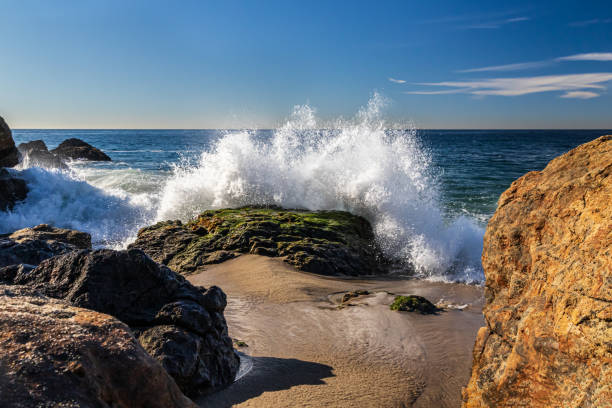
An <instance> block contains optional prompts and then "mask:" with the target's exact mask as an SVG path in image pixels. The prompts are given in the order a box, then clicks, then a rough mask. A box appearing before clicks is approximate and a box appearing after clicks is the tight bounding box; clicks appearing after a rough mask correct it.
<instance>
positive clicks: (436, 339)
mask: <svg viewBox="0 0 612 408" xmlns="http://www.w3.org/2000/svg"><path fill="white" fill-rule="evenodd" d="M189 279H190V281H191V282H192V283H194V284H197V285H203V286H210V285H213V284H214V285H217V286H220V287H221V288H222V289H223V290H224V291H225V292H226V293H227V295H228V306H227V309H226V311H225V316H226V319H227V323H228V327H229V334H230V336H231V337H233V338H234V339H238V340H241V341H243V342H245V343H246V344H247V345H248V347H239V350H240V351H241V352H242V353H244V354H245V355H246V356H247V357H246V358H245V360H246V362H247V366H249V365H251V364H252V368H251V369H250V371H248V373H247V374H246V375H244V376H243V377H241V378H240V379H239V380H238V381H236V382H235V383H234V384H233V385H231V386H230V387H228V388H226V389H224V390H221V391H219V392H217V393H215V394H213V395H210V396H207V397H204V398H202V399H200V400H199V401H198V403H199V405H200V406H202V407H229V406H241V407H242V406H244V407H296V406H300V407H302V406H303V407H322V406H327V407H349V406H350V407H356V406H358V407H409V406H413V407H431V406H437V407H458V406H460V401H461V387H462V386H464V385H465V384H466V383H467V381H468V378H469V375H470V367H471V352H472V347H473V344H474V338H475V336H476V332H477V330H478V328H479V327H481V326H482V325H483V324H484V322H483V318H482V314H481V308H482V302H483V292H482V288H481V287H478V286H469V285H462V284H448V283H441V282H428V281H422V280H393V279H384V278H383V279H340V278H328V277H323V276H318V275H313V274H308V273H303V272H299V271H297V270H296V269H294V268H293V267H291V266H289V265H287V264H285V263H283V262H282V260H280V259H278V258H267V257H261V256H257V255H243V256H240V257H239V258H236V259H233V260H230V261H226V262H224V263H222V264H218V265H214V266H209V267H207V268H206V270H202V271H199V272H198V273H196V274H194V275H191V276H190V278H189ZM357 289H365V290H367V291H368V292H369V293H370V294H369V295H366V296H359V297H357V298H354V299H352V300H351V301H349V302H348V304H349V305H346V303H345V305H346V306H341V297H342V294H343V293H344V292H348V291H353V290H357ZM391 293H392V294H417V295H421V296H425V297H427V298H428V299H429V300H430V301H432V302H433V303H442V304H446V305H448V307H446V308H445V309H444V311H442V312H440V313H439V314H437V315H421V314H417V313H406V312H394V311H391V310H389V304H390V303H391V302H392V300H393V295H392V294H391ZM456 307H461V309H458V308H456Z"/></svg>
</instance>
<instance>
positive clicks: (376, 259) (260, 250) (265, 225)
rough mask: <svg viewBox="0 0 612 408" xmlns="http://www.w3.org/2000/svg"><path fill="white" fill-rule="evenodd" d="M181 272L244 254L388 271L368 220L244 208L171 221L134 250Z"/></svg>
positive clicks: (326, 268) (354, 270)
mask: <svg viewBox="0 0 612 408" xmlns="http://www.w3.org/2000/svg"><path fill="white" fill-rule="evenodd" d="M130 247H132V248H140V249H142V250H143V251H145V252H146V253H147V254H149V255H150V256H151V257H152V258H153V259H155V260H156V261H157V262H160V263H163V264H166V265H168V266H170V267H171V268H172V269H174V270H176V271H178V272H180V273H191V272H193V271H195V270H196V269H197V268H198V267H200V266H202V265H207V264H213V263H219V262H223V261H224V260H226V259H229V258H232V257H235V256H236V255H237V254H239V253H251V254H258V255H265V256H272V257H285V261H286V262H288V263H289V264H291V265H294V266H295V267H297V268H299V269H301V270H303V271H307V272H313V273H319V274H323V275H354V276H355V275H370V274H378V273H383V272H384V267H383V265H382V263H383V257H382V254H381V252H380V250H379V249H378V246H377V245H376V242H375V240H374V234H373V232H372V227H371V226H370V224H369V223H368V221H367V220H366V219H364V218H363V217H359V216H356V215H353V214H350V213H348V212H344V211H305V210H284V209H281V208H259V207H244V208H239V209H225V210H210V211H205V212H204V213H202V214H200V215H199V216H198V217H197V218H196V219H194V220H193V221H190V222H188V223H187V224H184V225H183V224H182V223H181V222H180V221H165V222H160V223H157V224H155V225H153V226H151V227H147V228H143V229H141V230H140V231H139V232H138V238H137V239H136V241H135V242H134V243H133V244H132V245H131V246H130Z"/></svg>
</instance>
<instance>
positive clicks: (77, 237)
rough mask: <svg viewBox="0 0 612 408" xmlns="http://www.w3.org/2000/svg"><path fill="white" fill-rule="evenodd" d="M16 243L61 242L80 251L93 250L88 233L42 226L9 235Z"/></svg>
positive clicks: (46, 225)
mask: <svg viewBox="0 0 612 408" xmlns="http://www.w3.org/2000/svg"><path fill="white" fill-rule="evenodd" d="M9 238H10V239H12V240H13V241H15V242H18V243H23V242H24V241H27V240H43V241H49V240H53V241H59V242H64V243H66V244H72V245H74V246H75V247H77V248H80V249H91V235H89V234H88V233H87V232H81V231H77V230H71V229H64V228H56V227H52V226H50V225H48V224H40V225H37V226H35V227H32V228H24V229H21V230H17V231H15V232H13V233H12V234H11V235H9Z"/></svg>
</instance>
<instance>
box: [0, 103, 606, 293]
mask: <svg viewBox="0 0 612 408" xmlns="http://www.w3.org/2000/svg"><path fill="white" fill-rule="evenodd" d="M362 116H363V115H362ZM362 116H358V118H357V119H355V120H352V121H348V122H337V123H336V124H335V125H334V126H332V127H325V128H321V127H319V126H318V122H317V121H316V119H315V118H314V113H313V112H312V111H311V110H309V109H307V107H301V108H300V109H297V110H296V113H295V114H294V116H293V117H292V118H291V119H290V120H288V121H287V123H285V124H284V125H283V126H280V127H279V128H278V129H274V130H248V129H247V130H45V129H32V130H28V129H15V130H13V138H14V139H15V142H16V143H17V144H19V143H22V142H27V141H31V140H37V139H42V140H44V141H45V143H46V144H47V146H48V147H49V149H52V148H54V147H56V146H57V145H58V144H59V143H60V142H61V141H63V140H65V139H68V138H71V137H77V138H80V139H82V140H84V141H86V142H88V143H90V144H92V145H93V146H96V147H98V148H100V149H102V150H103V151H104V152H106V153H107V154H108V155H109V156H110V157H111V158H112V159H113V161H112V162H97V163H92V162H73V163H70V171H58V170H48V169H40V168H22V169H21V170H22V177H24V178H25V179H26V180H27V182H28V186H29V189H30V193H29V196H28V199H27V200H26V201H24V202H22V203H20V204H18V205H17V206H15V208H14V210H13V212H10V213H0V233H6V232H11V231H13V230H15V229H19V228H24V227H31V226H34V225H37V224H40V223H48V224H52V225H55V226H58V227H64V228H75V229H78V230H82V231H87V232H89V233H91V234H92V239H93V242H94V245H95V246H96V247H110V248H116V249H118V248H124V247H125V246H127V244H129V242H131V241H132V240H133V239H134V238H135V236H136V233H137V231H138V229H139V228H142V227H144V226H147V225H150V224H152V223H155V222H157V221H161V220H167V219H181V220H188V219H189V218H191V217H193V216H195V215H196V214H198V213H199V212H201V211H203V210H206V209H211V208H223V207H236V206H241V205H248V204H275V205H280V206H283V207H287V208H306V209H312V210H318V209H342V210H347V211H351V212H353V213H356V214H360V215H363V216H364V217H366V218H367V219H368V220H369V221H370V222H371V223H372V225H373V228H374V231H375V234H376V237H377V239H378V242H379V243H380V245H381V246H382V248H383V250H384V251H385V253H386V254H388V255H389V256H391V257H394V258H397V259H400V260H403V261H405V262H407V263H409V264H411V265H412V266H413V268H414V269H415V270H416V271H417V272H418V274H419V276H421V277H423V278H428V279H434V280H449V281H462V282H481V281H482V279H483V273H482V268H481V265H480V254H481V252H482V237H483V234H484V229H485V226H486V223H487V220H488V219H489V218H490V217H491V215H492V214H493V213H494V211H495V207H496V202H497V199H498V198H499V195H500V194H501V193H502V192H503V191H504V190H505V189H506V188H508V186H509V185H510V184H511V183H512V181H514V180H515V179H516V178H518V177H520V176H521V175H523V174H524V173H526V172H528V171H532V170H541V169H542V168H544V167H545V165H546V163H547V162H548V161H550V160H551V159H552V158H554V157H555V156H558V155H559V154H562V153H564V152H566V151H568V150H570V149H572V148H574V147H576V146H577V145H579V144H582V143H584V142H587V141H590V140H592V139H595V138H597V137H598V136H601V135H603V134H609V133H612V130H417V129H406V130H398V129H393V128H390V127H388V126H387V125H386V124H385V123H384V121H382V120H376V117H375V118H374V119H373V118H372V117H368V118H363V117H362Z"/></svg>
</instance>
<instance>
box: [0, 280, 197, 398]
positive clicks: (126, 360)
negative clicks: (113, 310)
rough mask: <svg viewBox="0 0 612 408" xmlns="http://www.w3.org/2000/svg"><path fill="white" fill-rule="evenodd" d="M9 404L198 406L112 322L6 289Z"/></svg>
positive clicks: (1, 292) (4, 355)
mask: <svg viewBox="0 0 612 408" xmlns="http://www.w3.org/2000/svg"><path fill="white" fill-rule="evenodd" d="M0 349H1V350H2V352H1V353H0V395H1V396H2V397H1V398H2V404H1V405H2V406H3V407H7V408H29V407H66V408H77V407H100V408H195V407H196V406H195V404H193V402H191V400H189V399H188V398H187V397H185V395H183V393H182V392H181V391H180V390H179V388H178V386H177V385H176V383H175V382H174V380H173V379H172V378H171V377H170V376H169V375H168V374H167V373H166V371H165V370H164V369H163V368H162V366H161V365H160V364H159V363H158V362H157V361H156V360H155V359H153V358H152V357H151V356H149V355H148V354H147V353H146V352H145V351H144V350H143V348H142V347H141V346H140V344H139V343H138V341H137V340H136V339H135V338H134V336H133V335H132V333H131V331H130V329H129V328H128V327H127V326H126V325H125V324H123V323H121V322H120V321H119V320H117V319H115V318H114V317H112V316H109V315H106V314H102V313H98V312H95V311H92V310H88V309H82V308H78V307H74V306H71V305H69V304H68V303H66V302H64V301H61V300H57V299H51V298H49V297H46V296H43V295H42V294H40V293H39V292H37V291H36V290H34V289H32V288H29V287H23V286H4V285H0Z"/></svg>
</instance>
